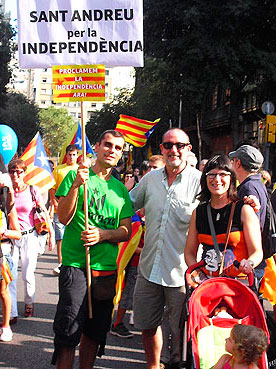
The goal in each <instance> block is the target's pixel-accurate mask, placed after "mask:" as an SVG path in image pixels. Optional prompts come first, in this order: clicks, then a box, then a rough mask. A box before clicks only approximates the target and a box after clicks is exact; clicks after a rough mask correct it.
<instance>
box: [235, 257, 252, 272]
mask: <svg viewBox="0 0 276 369" xmlns="http://www.w3.org/2000/svg"><path fill="white" fill-rule="evenodd" d="M253 269H254V263H253V261H252V260H248V259H242V261H241V262H240V266H239V270H240V271H241V272H242V273H244V274H250V273H251V272H252V270H253Z"/></svg>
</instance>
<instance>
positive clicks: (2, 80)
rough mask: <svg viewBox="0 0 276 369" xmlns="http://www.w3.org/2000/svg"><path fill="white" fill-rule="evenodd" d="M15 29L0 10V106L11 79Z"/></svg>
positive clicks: (2, 103)
mask: <svg viewBox="0 0 276 369" xmlns="http://www.w3.org/2000/svg"><path fill="white" fill-rule="evenodd" d="M13 36H14V30H13V28H12V27H11V25H10V24H9V23H8V22H7V20H6V19H4V16H3V14H2V13H1V12H0V106H3V105H4V101H5V97H6V85H7V83H8V82H9V80H10V77H11V72H10V68H9V65H8V64H9V62H10V60H11V55H12V42H11V41H12V38H13Z"/></svg>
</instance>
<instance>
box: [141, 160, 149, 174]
mask: <svg viewBox="0 0 276 369" xmlns="http://www.w3.org/2000/svg"><path fill="white" fill-rule="evenodd" d="M148 169H149V161H148V160H144V161H142V163H141V165H140V172H141V173H143V171H144V172H146V171H147V170H148Z"/></svg>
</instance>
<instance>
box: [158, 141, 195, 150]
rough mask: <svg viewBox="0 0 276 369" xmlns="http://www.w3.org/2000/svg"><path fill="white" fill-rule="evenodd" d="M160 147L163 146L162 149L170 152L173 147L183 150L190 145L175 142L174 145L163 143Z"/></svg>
mask: <svg viewBox="0 0 276 369" xmlns="http://www.w3.org/2000/svg"><path fill="white" fill-rule="evenodd" d="M162 145H163V147H164V149H166V150H170V149H172V148H173V147H174V146H176V148H177V150H181V149H184V147H186V146H189V145H190V142H187V143H182V142H176V143H173V142H163V143H162Z"/></svg>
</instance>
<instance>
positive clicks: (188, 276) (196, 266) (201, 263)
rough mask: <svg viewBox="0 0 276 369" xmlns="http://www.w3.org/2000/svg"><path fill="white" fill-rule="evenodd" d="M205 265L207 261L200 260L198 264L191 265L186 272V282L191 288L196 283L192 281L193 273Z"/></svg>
mask: <svg viewBox="0 0 276 369" xmlns="http://www.w3.org/2000/svg"><path fill="white" fill-rule="evenodd" d="M204 265H205V261H204V260H200V261H199V262H198V263H195V264H193V265H191V266H190V267H189V268H188V269H187V270H186V274H185V276H186V282H187V284H188V285H189V286H193V284H194V282H193V280H192V276H191V275H192V272H193V271H194V270H196V269H200V268H201V267H203V266H204Z"/></svg>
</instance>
